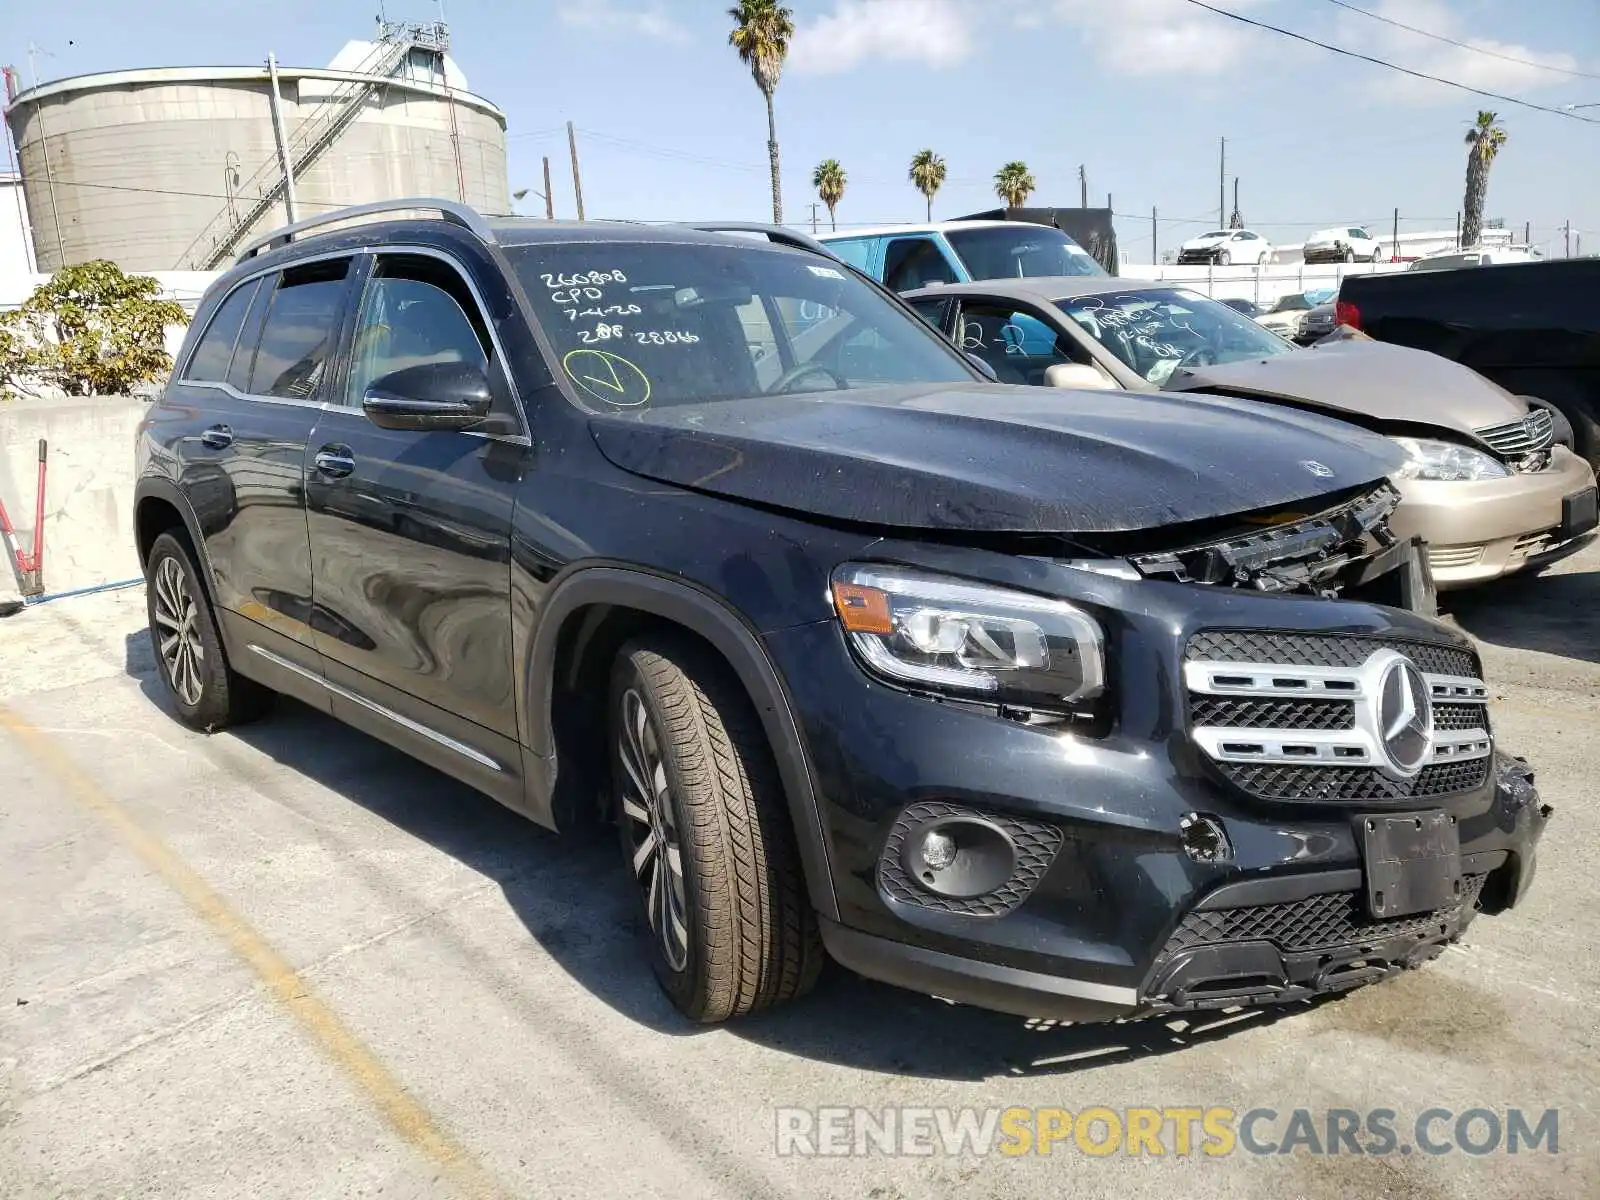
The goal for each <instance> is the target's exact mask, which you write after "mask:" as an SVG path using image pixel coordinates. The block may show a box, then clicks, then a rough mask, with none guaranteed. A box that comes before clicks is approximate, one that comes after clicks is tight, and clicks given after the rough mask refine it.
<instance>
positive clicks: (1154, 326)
mask: <svg viewBox="0 0 1600 1200" xmlns="http://www.w3.org/2000/svg"><path fill="white" fill-rule="evenodd" d="M1056 303H1057V304H1058V305H1059V306H1060V307H1061V309H1062V311H1064V312H1065V313H1066V314H1067V316H1069V317H1071V318H1072V319H1073V320H1074V321H1076V322H1077V323H1078V324H1079V325H1081V326H1083V328H1084V329H1086V330H1088V331H1089V334H1090V336H1091V337H1093V338H1094V339H1095V340H1096V341H1097V342H1099V343H1100V344H1101V345H1102V346H1104V347H1105V348H1106V349H1107V350H1109V351H1111V353H1112V354H1114V355H1116V356H1117V357H1118V358H1119V359H1121V360H1122V362H1123V363H1124V364H1125V365H1126V366H1128V367H1131V368H1132V369H1133V370H1134V371H1136V372H1137V373H1138V374H1139V375H1140V376H1141V377H1142V378H1144V379H1146V380H1148V381H1149V382H1151V383H1153V384H1156V385H1157V386H1158V387H1159V386H1161V385H1162V384H1165V383H1166V382H1167V380H1168V379H1170V378H1171V377H1172V373H1173V372H1174V371H1176V370H1177V369H1178V368H1179V367H1180V366H1183V367H1196V366H1207V365H1212V364H1217V363H1230V362H1239V361H1241V360H1243V359H1247V358H1266V357H1268V356H1269V355H1273V354H1292V353H1294V351H1295V348H1294V347H1293V346H1291V345H1290V344H1289V343H1288V342H1286V341H1284V340H1283V339H1282V338H1280V337H1278V336H1277V335H1276V334H1274V333H1271V332H1269V331H1268V330H1266V329H1263V328H1262V327H1261V326H1260V325H1257V324H1256V323H1255V322H1254V321H1251V320H1249V319H1247V318H1245V317H1242V316H1240V315H1239V314H1238V313H1236V312H1234V311H1233V309H1231V308H1229V307H1228V306H1227V305H1226V304H1219V303H1218V302H1217V301H1215V300H1208V299H1206V298H1205V297H1204V296H1202V295H1200V294H1199V293H1197V292H1191V291H1188V290H1186V289H1183V288H1151V289H1149V290H1147V291H1138V292H1124V293H1117V292H1105V293H1102V294H1100V295H1098V296H1075V297H1072V298H1070V299H1067V300H1058V301H1056Z"/></svg>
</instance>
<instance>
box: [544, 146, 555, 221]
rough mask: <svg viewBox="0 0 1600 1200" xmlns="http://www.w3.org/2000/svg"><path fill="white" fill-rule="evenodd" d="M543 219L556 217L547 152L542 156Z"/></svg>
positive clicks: (548, 219) (550, 219) (549, 219)
mask: <svg viewBox="0 0 1600 1200" xmlns="http://www.w3.org/2000/svg"><path fill="white" fill-rule="evenodd" d="M544 219H545V220H546V221H554V220H555V219H556V197H555V193H554V192H552V191H551V190H550V156H549V155H548V154H546V155H545V156H544Z"/></svg>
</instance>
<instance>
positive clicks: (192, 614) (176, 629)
mask: <svg viewBox="0 0 1600 1200" xmlns="http://www.w3.org/2000/svg"><path fill="white" fill-rule="evenodd" d="M145 607H146V610H147V612H148V615H149V621H150V641H151V644H152V645H153V647H154V648H155V652H156V665H157V669H158V670H159V671H160V672H161V678H162V680H163V681H164V682H165V683H166V685H167V694H168V695H169V696H170V697H171V698H172V703H173V705H174V707H175V708H176V709H177V710H178V719H179V720H181V721H182V722H183V723H184V724H185V725H188V726H191V727H192V728H194V729H201V730H205V731H206V732H208V733H209V732H210V731H212V730H215V729H225V728H227V727H228V726H230V725H240V724H243V723H244V722H246V721H250V720H254V719H255V718H256V717H259V716H260V715H261V714H262V713H264V712H265V711H266V710H267V709H268V708H269V707H270V706H271V703H272V693H271V692H270V691H268V690H267V689H266V688H264V687H262V686H261V685H260V684H259V683H256V682H255V681H254V680H252V679H246V678H245V677H244V676H243V675H240V674H239V673H238V672H236V671H235V670H234V669H233V668H232V667H231V666H230V665H229V664H228V654H227V651H226V650H225V649H223V646H222V635H221V633H220V632H219V631H218V629H217V619H216V614H215V613H214V612H212V609H211V601H210V600H209V599H208V598H207V596H206V593H205V589H204V588H202V587H201V586H200V572H199V571H198V569H196V567H195V562H194V556H193V555H192V554H191V553H190V551H189V548H188V546H187V545H186V544H185V543H184V542H183V541H182V540H181V539H179V538H178V537H177V536H175V535H174V534H171V533H163V534H162V535H161V536H160V537H158V538H156V540H155V544H154V545H152V546H151V547H150V557H149V559H147V560H146V562H145Z"/></svg>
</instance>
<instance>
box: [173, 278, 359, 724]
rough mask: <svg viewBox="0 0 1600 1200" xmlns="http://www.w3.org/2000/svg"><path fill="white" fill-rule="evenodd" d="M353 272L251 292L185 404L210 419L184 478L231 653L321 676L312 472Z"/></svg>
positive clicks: (223, 316)
mask: <svg viewBox="0 0 1600 1200" xmlns="http://www.w3.org/2000/svg"><path fill="white" fill-rule="evenodd" d="M351 264H352V260H351V259H350V258H348V257H345V258H335V259H326V260H322V261H318V262H314V263H308V264H304V265H298V266H294V267H289V268H285V269H284V270H281V271H275V272H270V273H267V274H265V275H262V276H260V277H258V278H256V279H252V280H250V281H247V282H246V283H244V284H243V285H241V287H240V288H239V289H238V290H237V291H236V292H235V293H233V295H231V296H229V297H228V298H227V300H225V301H224V303H223V305H222V306H221V308H219V310H218V312H217V316H216V317H215V318H214V319H213V321H212V323H211V327H210V328H208V329H207V331H206V333H205V334H204V335H203V336H202V338H201V340H200V342H199V344H198V346H197V348H196V352H195V354H194V356H193V359H192V360H191V362H190V364H189V367H188V371H187V373H186V374H187V377H186V379H185V381H184V384H183V392H182V394H183V395H184V396H185V397H186V398H188V399H190V400H191V402H196V403H197V404H198V405H200V406H201V407H202V408H203V411H204V416H203V418H202V419H201V421H200V422H199V425H200V429H199V436H198V438H197V439H196V442H195V444H194V446H193V447H191V450H190V463H188V464H186V471H185V474H186V475H189V476H192V477H193V479H194V480H195V487H194V488H193V489H192V490H193V492H194V494H193V495H192V496H191V500H192V501H193V502H194V503H195V510H196V514H197V516H198V517H199V518H200V524H201V529H202V531H203V536H204V539H205V543H206V555H207V558H208V560H209V561H210V564H211V568H212V573H213V578H214V583H215V588H216V602H217V606H218V608H219V610H220V619H221V621H222V622H223V624H224V626H225V630H226V632H227V634H228V638H229V642H230V644H231V645H232V646H233V647H234V649H235V651H236V652H241V651H242V652H243V653H245V654H255V655H257V656H258V657H263V658H266V659H267V660H268V661H270V660H271V659H272V658H278V659H287V660H288V661H289V662H291V663H293V664H296V665H297V666H299V667H300V668H301V669H302V670H310V671H313V672H316V673H319V674H320V669H319V667H318V664H317V654H316V651H315V649H314V646H313V635H312V630H311V622H312V611H311V606H312V594H311V552H310V543H309V540H308V536H307V532H306V514H305V465H304V464H305V452H306V445H307V442H308V440H309V438H310V435H311V430H312V428H313V426H314V425H315V424H316V421H317V413H318V406H319V405H320V404H321V402H322V398H323V395H324V389H325V386H326V383H327V380H326V377H325V376H326V372H327V369H328V366H329V363H330V361H331V358H332V350H333V345H334V343H335V341H336V340H337V337H338V333H339V326H340V321H341V318H342V316H343V313H344V305H345V298H346V289H347V286H348V279H349V274H350V268H351ZM230 329H233V330H234V336H233V339H232V347H231V353H225V352H224V349H223V343H224V342H225V341H227V334H228V332H229V330H230ZM213 331H215V333H216V336H215V337H213ZM247 669H249V668H247ZM252 673H255V672H254V671H252ZM313 694H314V693H313Z"/></svg>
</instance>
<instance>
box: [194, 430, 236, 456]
mask: <svg viewBox="0 0 1600 1200" xmlns="http://www.w3.org/2000/svg"><path fill="white" fill-rule="evenodd" d="M200 444H201V445H202V446H209V447H210V448H211V449H213V450H226V449H227V448H228V447H229V446H231V445H233V430H231V429H229V428H228V427H227V426H226V425H213V426H212V427H211V428H210V429H208V430H206V431H205V432H204V433H202V434H201V435H200Z"/></svg>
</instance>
